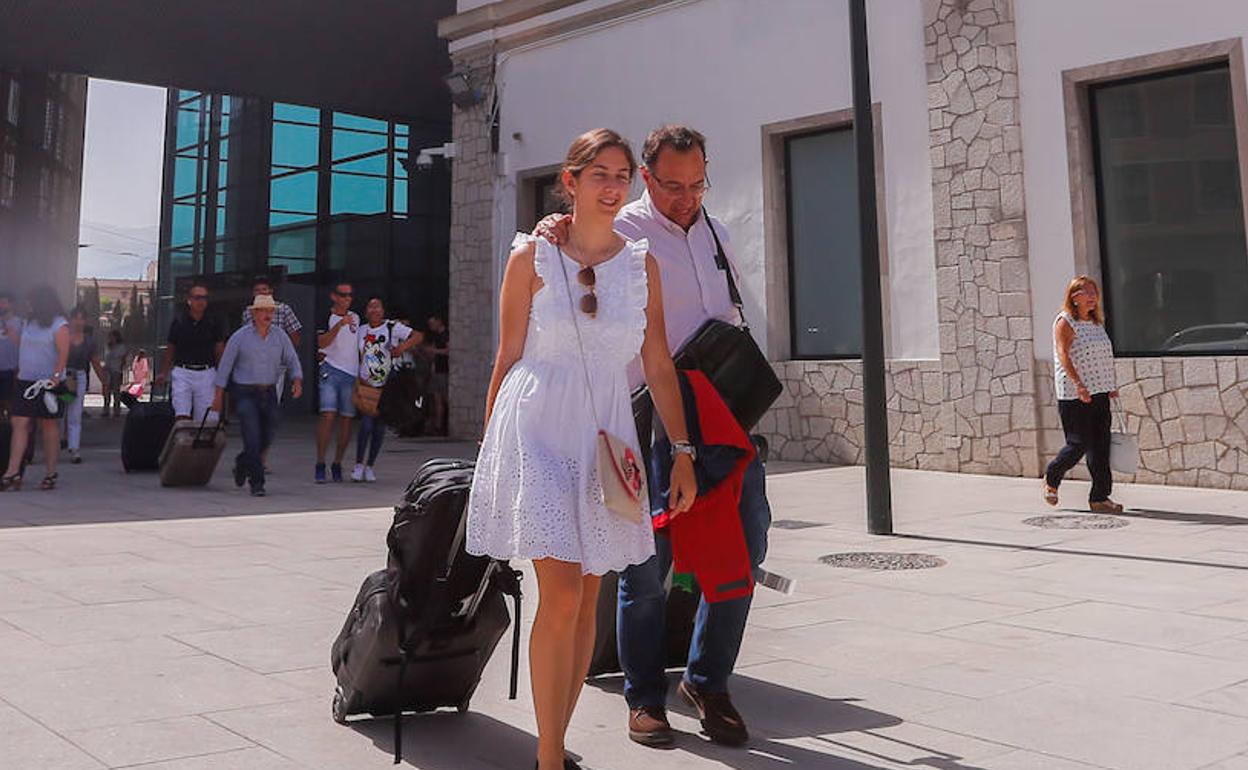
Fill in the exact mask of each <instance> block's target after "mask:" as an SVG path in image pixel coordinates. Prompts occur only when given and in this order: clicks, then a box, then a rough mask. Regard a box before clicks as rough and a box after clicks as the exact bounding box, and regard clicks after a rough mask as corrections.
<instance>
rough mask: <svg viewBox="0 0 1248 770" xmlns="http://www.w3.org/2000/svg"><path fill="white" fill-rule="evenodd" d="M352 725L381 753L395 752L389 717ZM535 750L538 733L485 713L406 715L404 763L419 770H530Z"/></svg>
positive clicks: (349, 724)
mask: <svg viewBox="0 0 1248 770" xmlns="http://www.w3.org/2000/svg"><path fill="white" fill-rule="evenodd" d="M348 726H349V727H350V728H351V729H352V730H355V731H356V732H358V733H360V734H361V735H363V736H365V737H367V738H368V739H369V740H371V741H372V742H373V745H375V746H376V747H377V749H378V750H379V751H382V752H385V753H387V754H393V753H394V722H393V721H392V720H391V719H390V718H389V717H383V718H380V719H364V720H359V721H352V722H349V723H348ZM536 750H537V739H536V738H535V737H534V736H532V735H530V734H529V733H527V732H525V731H523V730H521V729H519V728H517V727H513V726H511V725H509V724H507V723H506V722H500V721H498V720H497V719H494V718H493V717H489V716H486V715H485V714H479V713H476V712H472V711H470V712H468V713H467V714H458V713H456V712H454V711H438V712H436V713H432V714H415V715H408V716H406V717H404V719H403V764H405V765H410V766H412V767H418V768H420V770H475V768H490V770H493V768H509V767H514V768H518V769H519V768H524V770H527V768H528V767H529V766H530V764H531V763H532V761H533V759H532V757H534V756H535V754H534V752H535V751H536Z"/></svg>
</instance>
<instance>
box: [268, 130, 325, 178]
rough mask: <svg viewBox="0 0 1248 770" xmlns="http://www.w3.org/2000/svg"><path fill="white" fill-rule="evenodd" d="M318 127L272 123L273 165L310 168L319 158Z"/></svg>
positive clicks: (319, 140) (319, 138)
mask: <svg viewBox="0 0 1248 770" xmlns="http://www.w3.org/2000/svg"><path fill="white" fill-rule="evenodd" d="M320 143H321V134H320V129H318V128H316V127H314V126H303V125H292V124H289V123H274V124H273V165H274V166H280V167H285V168H311V167H312V166H315V165H316V164H317V161H318V160H319V158H320Z"/></svg>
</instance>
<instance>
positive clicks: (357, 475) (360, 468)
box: [351, 463, 364, 481]
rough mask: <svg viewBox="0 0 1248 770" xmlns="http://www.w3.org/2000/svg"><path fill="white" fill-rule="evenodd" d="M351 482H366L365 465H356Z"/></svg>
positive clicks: (352, 471)
mask: <svg viewBox="0 0 1248 770" xmlns="http://www.w3.org/2000/svg"><path fill="white" fill-rule="evenodd" d="M351 480H352V481H363V480H364V463H356V464H355V467H354V468H352V469H351Z"/></svg>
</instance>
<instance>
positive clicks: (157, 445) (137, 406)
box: [121, 394, 173, 473]
mask: <svg viewBox="0 0 1248 770" xmlns="http://www.w3.org/2000/svg"><path fill="white" fill-rule="evenodd" d="M153 395H154V394H153ZM172 429H173V404H171V403H170V402H169V400H168V398H165V399H162V400H159V401H157V400H155V399H153V400H152V401H149V402H143V401H133V402H131V404H130V411H129V412H127V414H126V424H125V426H124V427H123V428H122V431H121V466H122V467H123V468H125V469H126V473H129V472H131V471H154V470H159V469H160V454H161V450H162V449H164V446H165V441H166V440H167V439H168V438H169V431H171V430H172Z"/></svg>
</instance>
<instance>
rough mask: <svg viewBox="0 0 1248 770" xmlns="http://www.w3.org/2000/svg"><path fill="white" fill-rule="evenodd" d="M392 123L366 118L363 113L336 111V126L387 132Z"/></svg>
mask: <svg viewBox="0 0 1248 770" xmlns="http://www.w3.org/2000/svg"><path fill="white" fill-rule="evenodd" d="M389 126H390V124H389V123H387V122H386V121H384V120H377V119H376V118H366V117H363V116H361V115H348V114H347V113H345V112H335V113H334V128H355V129H359V130H360V131H372V132H375V133H382V134H384V133H386V131H387V130H388V129H389Z"/></svg>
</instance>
